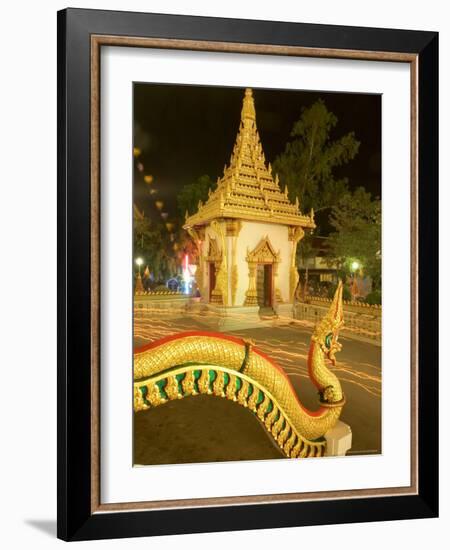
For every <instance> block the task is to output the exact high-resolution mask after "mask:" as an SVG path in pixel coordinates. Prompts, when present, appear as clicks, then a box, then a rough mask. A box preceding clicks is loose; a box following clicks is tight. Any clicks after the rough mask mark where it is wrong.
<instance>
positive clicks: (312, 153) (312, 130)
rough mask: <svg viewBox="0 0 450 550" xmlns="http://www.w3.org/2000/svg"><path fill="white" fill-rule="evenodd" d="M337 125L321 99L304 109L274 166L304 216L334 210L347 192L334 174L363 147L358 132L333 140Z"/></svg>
mask: <svg viewBox="0 0 450 550" xmlns="http://www.w3.org/2000/svg"><path fill="white" fill-rule="evenodd" d="M337 123H338V119H337V117H336V115H334V114H333V113H332V112H330V111H329V110H328V109H327V107H326V105H325V103H324V101H323V100H321V99H319V100H318V101H316V102H315V103H314V104H313V105H311V106H310V107H309V108H303V110H302V114H301V116H300V119H299V120H298V121H297V122H296V123H295V124H294V127H293V129H292V132H291V137H292V138H293V139H292V140H291V141H289V142H288V143H287V144H286V148H285V150H284V152H283V153H282V154H281V155H279V156H278V157H277V158H276V159H275V161H274V163H273V170H274V172H276V173H278V175H279V177H280V182H281V183H282V184H286V185H287V186H288V189H289V197H290V199H291V200H295V198H296V197H298V199H299V201H300V206H301V208H302V210H303V211H304V212H308V211H309V210H310V209H311V208H314V210H316V211H317V210H319V209H322V208H327V207H331V206H333V205H334V204H336V202H337V200H338V198H339V197H340V196H341V195H342V194H343V193H344V192H345V191H346V190H347V179H346V178H340V179H339V178H336V177H335V174H334V171H335V168H337V167H338V166H342V165H344V164H346V163H348V162H349V161H350V160H352V159H353V158H354V157H355V155H356V154H357V153H358V149H359V145H360V143H359V141H357V139H356V138H355V135H354V132H350V133H348V134H346V135H344V136H342V137H340V138H338V139H335V140H333V139H332V131H333V129H334V128H335V127H336V125H337Z"/></svg>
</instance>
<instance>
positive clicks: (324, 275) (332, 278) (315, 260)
mask: <svg viewBox="0 0 450 550" xmlns="http://www.w3.org/2000/svg"><path fill="white" fill-rule="evenodd" d="M311 244H312V250H313V255H312V256H310V257H308V258H302V257H301V258H300V262H299V264H298V267H299V271H300V279H301V281H302V282H304V281H306V280H308V282H309V283H310V284H314V283H316V284H318V283H336V282H337V279H338V275H337V264H336V263H335V262H333V261H332V259H331V258H330V256H329V246H328V238H327V237H318V236H313V237H312V243H311ZM330 260H331V262H330Z"/></svg>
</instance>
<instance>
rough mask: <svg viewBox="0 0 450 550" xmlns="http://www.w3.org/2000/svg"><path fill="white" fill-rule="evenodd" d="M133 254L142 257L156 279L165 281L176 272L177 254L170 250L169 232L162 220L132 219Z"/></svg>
mask: <svg viewBox="0 0 450 550" xmlns="http://www.w3.org/2000/svg"><path fill="white" fill-rule="evenodd" d="M133 234H134V235H133V236H134V239H133V241H134V256H135V257H142V258H143V260H144V266H145V265H148V266H149V269H150V271H151V272H152V273H153V276H154V278H155V280H156V281H165V280H166V279H168V278H169V277H172V276H173V275H175V274H176V272H177V263H178V262H177V256H176V254H175V252H174V251H173V250H172V248H171V246H169V245H168V243H170V236H169V232H168V231H167V228H166V226H165V225H164V224H163V223H162V222H155V221H151V220H150V219H149V218H147V217H142V218H140V219H136V218H135V219H134V231H133Z"/></svg>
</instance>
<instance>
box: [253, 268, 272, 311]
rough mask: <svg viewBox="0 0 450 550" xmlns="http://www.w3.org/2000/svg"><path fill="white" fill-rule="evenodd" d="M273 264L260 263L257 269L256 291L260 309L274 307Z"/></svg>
mask: <svg viewBox="0 0 450 550" xmlns="http://www.w3.org/2000/svg"><path fill="white" fill-rule="evenodd" d="M272 267H273V266H272V264H258V267H257V271H256V292H257V299H258V305H259V307H260V309H264V308H272V307H273V269H272Z"/></svg>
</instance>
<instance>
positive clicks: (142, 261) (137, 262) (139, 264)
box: [136, 258, 144, 267]
mask: <svg viewBox="0 0 450 550" xmlns="http://www.w3.org/2000/svg"><path fill="white" fill-rule="evenodd" d="M143 263H144V260H143V259H142V258H136V265H138V266H139V267H141V265H142V264H143Z"/></svg>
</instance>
